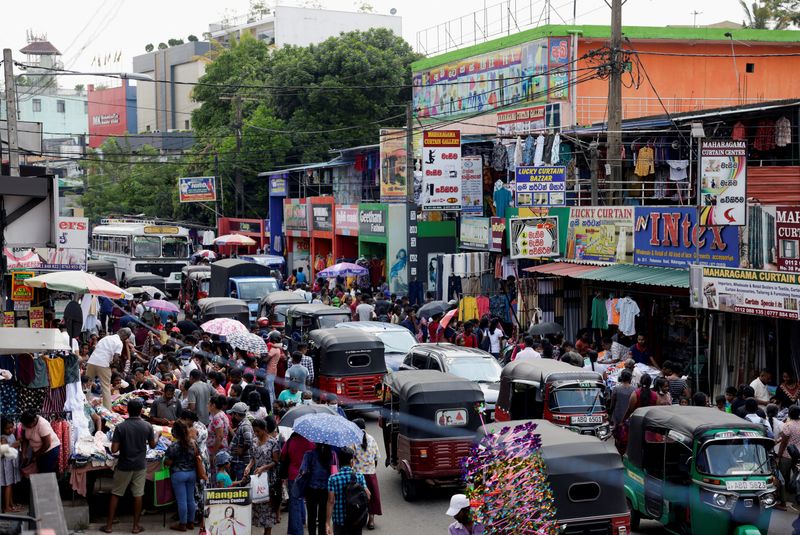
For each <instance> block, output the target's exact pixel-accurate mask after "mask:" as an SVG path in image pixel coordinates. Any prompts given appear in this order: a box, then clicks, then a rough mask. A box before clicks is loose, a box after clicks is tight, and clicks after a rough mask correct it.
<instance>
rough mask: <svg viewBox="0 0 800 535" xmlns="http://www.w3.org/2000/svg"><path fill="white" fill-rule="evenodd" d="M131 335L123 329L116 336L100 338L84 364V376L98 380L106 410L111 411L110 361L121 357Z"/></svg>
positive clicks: (126, 329) (125, 328)
mask: <svg viewBox="0 0 800 535" xmlns="http://www.w3.org/2000/svg"><path fill="white" fill-rule="evenodd" d="M131 335H132V333H131V330H130V329H128V328H127V327H123V328H122V329H120V330H119V332H117V334H112V335H110V336H106V337H104V338H101V339H100V341H99V342H97V345H96V346H95V348H94V351H93V352H92V354H91V355H90V356H89V360H88V361H87V363H86V375H87V376H88V377H89V380H90V381H91V380H94V378H95V377H99V378H100V388H101V389H102V391H103V406H104V407H105V408H106V409H108V410H111V361H112V360H114V357H118V356H120V355H122V351H123V348H124V347H125V343H126V342H127V340H128V339H129V338H130V337H131Z"/></svg>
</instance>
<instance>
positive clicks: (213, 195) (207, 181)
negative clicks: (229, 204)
mask: <svg viewBox="0 0 800 535" xmlns="http://www.w3.org/2000/svg"><path fill="white" fill-rule="evenodd" d="M178 197H179V198H180V202H205V201H216V200H217V187H216V181H215V179H214V177H213V176H189V177H181V178H179V179H178Z"/></svg>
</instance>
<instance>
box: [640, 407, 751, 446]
mask: <svg viewBox="0 0 800 535" xmlns="http://www.w3.org/2000/svg"><path fill="white" fill-rule="evenodd" d="M645 426H652V427H661V428H666V429H674V430H675V431H678V432H680V433H683V434H684V435H687V436H689V437H693V438H694V437H698V436H700V435H702V434H703V433H705V432H706V431H708V430H709V429H715V428H733V429H743V430H744V429H746V430H748V431H750V430H752V431H761V432H763V431H764V427H763V426H762V425H760V424H757V423H754V422H751V421H749V420H744V419H742V418H739V417H738V416H736V415H733V414H730V413H727V412H722V411H720V410H717V409H712V408H710V407H682V406H680V405H657V406H653V407H642V408H640V409H636V411H634V413H633V415H632V416H631V422H630V430H631V434H633V432H634V429H636V430H637V431H638V432H639V433H641V432H642V431H643V428H644V427H645Z"/></svg>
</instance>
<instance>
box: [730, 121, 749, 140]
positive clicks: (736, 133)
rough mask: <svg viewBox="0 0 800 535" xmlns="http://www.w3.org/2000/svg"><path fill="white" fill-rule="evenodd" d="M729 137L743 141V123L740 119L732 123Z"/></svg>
mask: <svg viewBox="0 0 800 535" xmlns="http://www.w3.org/2000/svg"><path fill="white" fill-rule="evenodd" d="M731 139H733V140H735V141H744V140H745V139H746V138H745V133H744V125H743V124H742V122H741V121H739V122H737V123H736V124H735V125H733V130H732V131H731Z"/></svg>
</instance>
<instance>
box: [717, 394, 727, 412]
mask: <svg viewBox="0 0 800 535" xmlns="http://www.w3.org/2000/svg"><path fill="white" fill-rule="evenodd" d="M714 402H715V403H716V405H717V410H720V411H722V412H728V400H727V399H726V396H717V397H715V398H714Z"/></svg>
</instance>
